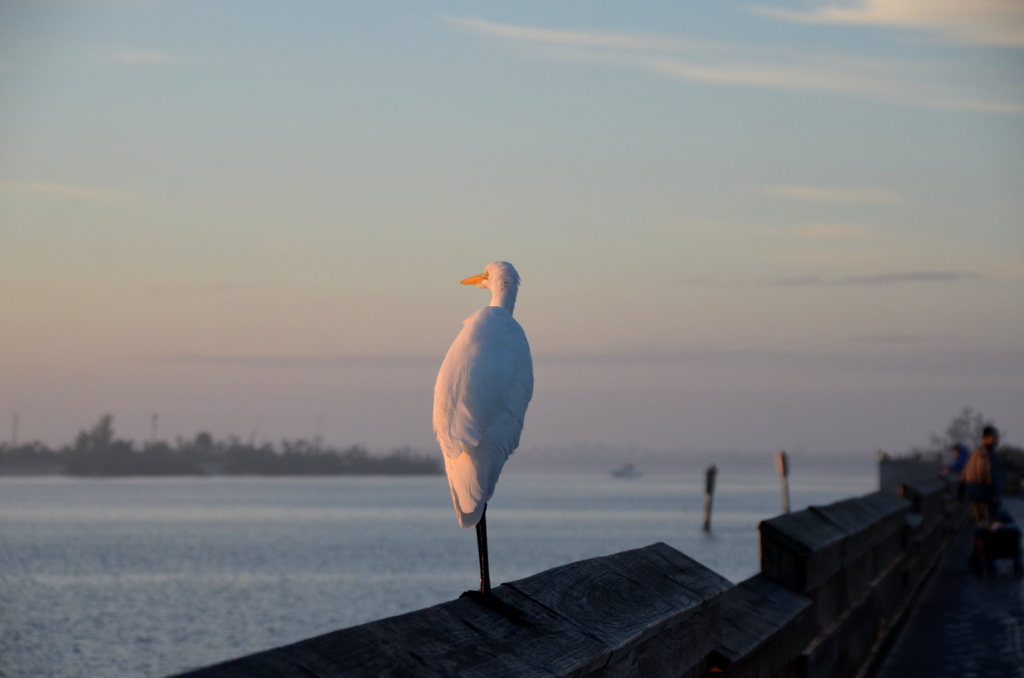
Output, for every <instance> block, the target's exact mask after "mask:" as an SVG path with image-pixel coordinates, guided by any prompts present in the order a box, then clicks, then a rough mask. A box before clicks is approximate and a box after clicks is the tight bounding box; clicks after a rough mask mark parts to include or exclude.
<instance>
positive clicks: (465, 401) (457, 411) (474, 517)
mask: <svg viewBox="0 0 1024 678" xmlns="http://www.w3.org/2000/svg"><path fill="white" fill-rule="evenodd" d="M462 284H463V285H476V286H477V287H482V288H485V289H489V290H491V303H490V305H489V306H485V307H484V308H482V309H480V310H479V311H477V312H476V313H474V314H473V315H471V316H469V317H468V318H466V320H465V321H464V322H463V323H462V331H461V332H459V336H457V337H456V338H455V342H454V343H452V346H451V348H449V349H448V354H447V355H446V356H445V358H444V363H442V364H441V371H440V372H439V373H438V375H437V384H436V385H435V386H434V433H435V434H436V435H437V441H438V443H440V444H441V450H442V451H443V452H444V466H445V471H447V473H448V485H449V486H450V487H451V491H452V502H453V503H454V504H455V513H456V515H457V516H458V518H459V525H460V526H461V527H465V528H469V527H473V526H476V535H477V548H478V549H479V552H480V591H479V594H477V595H479V596H482V597H483V598H484V599H485V600H486V601H488V604H489V605H492V606H493V605H494V604H496V603H495V599H493V598H492V596H491V582H490V571H489V566H488V561H487V522H486V519H485V511H486V509H487V502H488V501H489V500H490V498H491V495H493V494H494V486H495V484H497V482H498V475H499V474H500V473H501V469H502V467H503V466H504V465H505V461H506V460H507V459H508V457H509V455H510V454H512V452H514V451H515V449H516V448H517V447H519V434H520V433H521V432H522V430H523V418H524V417H525V415H526V406H527V405H528V404H529V403H530V398H531V397H532V395H533V360H532V358H531V357H530V345H529V343H527V341H526V333H524V332H523V328H522V327H521V326H520V325H519V323H518V322H517V321H516V320H515V318H513V317H512V310H513V309H514V308H515V305H516V295H517V293H518V292H519V274H518V273H517V272H516V269H515V268H514V267H513V266H512V264H510V263H508V262H505V261H495V262H494V263H491V264H488V265H487V268H486V269H484V272H483V273H481V274H480V275H475V276H473V277H471V278H466V279H465V280H463V281H462ZM473 593H475V592H473ZM499 611H500V610H499ZM504 613H505V612H503V614H504Z"/></svg>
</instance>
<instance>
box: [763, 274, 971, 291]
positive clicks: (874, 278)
mask: <svg viewBox="0 0 1024 678" xmlns="http://www.w3.org/2000/svg"><path fill="white" fill-rule="evenodd" d="M980 277H981V276H980V275H979V274H978V273H975V272H973V271H906V272H901V273H878V274H875V275H851V276H846V277H842V278H832V279H829V278H822V277H820V276H797V277H792V278H775V279H773V280H768V281H766V283H765V284H767V285H769V286H772V287H867V286H882V285H905V284H908V283H951V282H964V281H967V280H974V279H976V278H980Z"/></svg>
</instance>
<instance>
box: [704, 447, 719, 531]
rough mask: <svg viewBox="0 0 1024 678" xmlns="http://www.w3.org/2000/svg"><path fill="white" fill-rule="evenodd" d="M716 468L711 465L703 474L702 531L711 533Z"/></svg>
mask: <svg viewBox="0 0 1024 678" xmlns="http://www.w3.org/2000/svg"><path fill="white" fill-rule="evenodd" d="M717 475H718V467H717V466H715V465H714V464H712V465H711V466H708V470H707V471H706V472H705V473H704V531H705V532H710V531H711V503H712V501H713V500H714V497H715V476H717Z"/></svg>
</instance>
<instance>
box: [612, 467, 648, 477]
mask: <svg viewBox="0 0 1024 678" xmlns="http://www.w3.org/2000/svg"><path fill="white" fill-rule="evenodd" d="M612 475H613V476H615V477H616V478H639V477H640V476H642V475H643V474H642V473H640V471H637V470H636V467H635V466H633V465H632V464H623V465H622V468H617V469H615V470H614V471H612Z"/></svg>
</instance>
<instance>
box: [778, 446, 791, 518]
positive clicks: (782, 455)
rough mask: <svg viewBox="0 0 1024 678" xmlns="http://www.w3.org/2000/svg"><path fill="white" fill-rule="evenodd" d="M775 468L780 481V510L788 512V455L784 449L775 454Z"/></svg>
mask: <svg viewBox="0 0 1024 678" xmlns="http://www.w3.org/2000/svg"><path fill="white" fill-rule="evenodd" d="M775 468H776V470H778V472H779V480H780V481H781V483H782V512H783V513H789V455H788V454H786V451H785V450H783V451H781V452H779V453H778V454H777V455H775Z"/></svg>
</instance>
